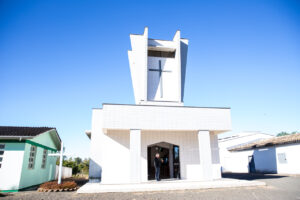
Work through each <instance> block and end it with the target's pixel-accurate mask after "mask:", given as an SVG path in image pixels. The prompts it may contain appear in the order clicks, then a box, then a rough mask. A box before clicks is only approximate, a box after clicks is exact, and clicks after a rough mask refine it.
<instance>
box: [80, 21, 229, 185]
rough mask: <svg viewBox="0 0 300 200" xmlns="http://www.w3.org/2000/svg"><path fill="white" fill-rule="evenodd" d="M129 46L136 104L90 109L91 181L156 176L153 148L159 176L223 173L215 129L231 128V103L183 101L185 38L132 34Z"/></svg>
mask: <svg viewBox="0 0 300 200" xmlns="http://www.w3.org/2000/svg"><path fill="white" fill-rule="evenodd" d="M130 40H131V47H132V49H131V50H129V51H128V57H129V65H130V71H131V78H132V85H133V90H134V97H135V104H128V105H127V104H126V105H125V104H110V103H103V105H102V108H95V109H93V111H92V128H91V130H90V131H86V134H87V135H88V137H89V138H90V139H91V152H90V171H89V177H90V181H91V182H101V183H103V184H120V183H142V182H147V181H149V180H153V179H154V166H153V159H154V155H155V153H156V152H158V153H160V156H161V158H162V159H163V160H164V162H163V164H162V166H161V178H162V179H185V180H193V181H194V180H195V181H202V180H213V179H219V178H221V166H220V158H219V148H218V134H220V133H223V132H226V131H229V130H230V129H231V117H230V108H215V107H194V106H184V103H183V99H184V98H183V97H184V85H185V74H186V63H187V50H188V40H187V39H183V38H181V37H180V31H177V32H176V34H175V36H174V38H173V40H170V41H169V40H159V39H151V38H149V37H148V28H147V27H146V28H145V30H144V34H142V35H136V34H131V35H130Z"/></svg>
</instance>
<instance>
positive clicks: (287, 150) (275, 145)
mask: <svg viewBox="0 0 300 200" xmlns="http://www.w3.org/2000/svg"><path fill="white" fill-rule="evenodd" d="M229 151H231V152H232V154H234V155H235V156H236V157H238V158H239V162H240V164H242V165H248V166H249V171H250V172H261V173H278V174H300V156H299V152H300V133H298V134H292V135H287V136H281V137H274V138H270V139H264V140H260V141H257V142H252V143H248V144H243V145H239V146H236V147H233V148H230V149H229Z"/></svg>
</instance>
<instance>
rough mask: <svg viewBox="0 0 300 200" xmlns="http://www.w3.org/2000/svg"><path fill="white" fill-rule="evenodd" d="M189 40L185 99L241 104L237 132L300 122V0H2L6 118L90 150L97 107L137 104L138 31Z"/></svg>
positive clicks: (0, 65) (0, 66)
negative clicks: (48, 129) (53, 131)
mask: <svg viewBox="0 0 300 200" xmlns="http://www.w3.org/2000/svg"><path fill="white" fill-rule="evenodd" d="M145 26H148V27H149V35H150V37H151V38H159V39H167V40H168V39H172V38H173V35H174V34H175V31H176V30H178V29H180V30H181V34H182V37H184V38H188V39H189V50H188V61H187V74H186V87H185V99H184V100H185V105H189V106H217V107H224V106H225V107H231V109H232V127H233V130H232V132H230V133H229V134H232V133H237V132H240V131H262V132H266V133H270V134H276V133H278V132H280V131H288V132H291V131H297V130H298V131H300V128H299V126H300V116H299V113H300V103H299V102H300V80H299V77H300V37H299V35H300V2H299V1H297V0H295V1H289V0H284V1H276V0H270V1H266V0H251V1H90V0H88V1H83V0H82V1H78V0H69V1H64V0H63V1H61V0H57V1H56V0H51V1H47V0H46V1H13V0H7V1H1V2H0V125H12V126H52V127H56V128H57V129H58V131H59V134H60V136H61V138H62V139H63V140H64V142H65V145H66V149H67V153H69V154H72V155H78V156H81V157H88V153H89V144H90V142H89V139H88V138H87V137H86V136H85V134H84V131H85V130H88V129H90V128H91V111H92V110H91V109H92V108H98V107H101V104H102V103H104V102H105V103H126V104H133V103H134V97H133V90H132V84H131V78H130V71H129V64H128V58H127V50H129V49H130V48H131V47H130V41H129V34H130V33H137V34H141V33H143V29H144V27H145Z"/></svg>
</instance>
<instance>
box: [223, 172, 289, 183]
mask: <svg viewBox="0 0 300 200" xmlns="http://www.w3.org/2000/svg"><path fill="white" fill-rule="evenodd" d="M283 177H286V176H280V175H277V174H256V173H222V178H233V179H240V180H248V181H250V180H257V179H272V178H283Z"/></svg>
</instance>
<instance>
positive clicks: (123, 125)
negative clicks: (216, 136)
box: [103, 104, 231, 132]
mask: <svg viewBox="0 0 300 200" xmlns="http://www.w3.org/2000/svg"><path fill="white" fill-rule="evenodd" d="M103 128H104V129H127V130H129V129H141V130H175V131H176V130H188V131H196V130H209V131H215V132H224V131H226V130H230V129H231V117H230V109H227V108H200V107H183V106H147V105H117V104H103Z"/></svg>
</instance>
